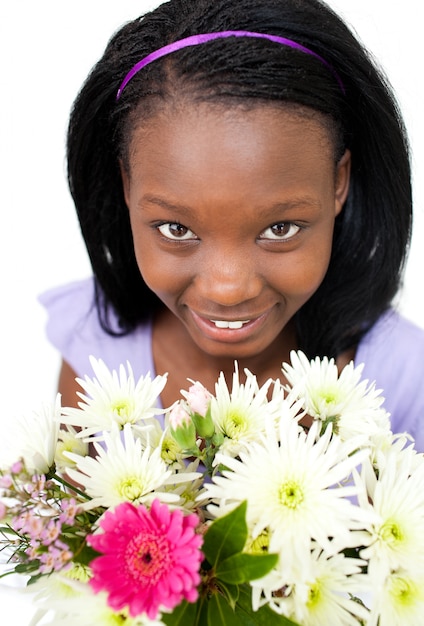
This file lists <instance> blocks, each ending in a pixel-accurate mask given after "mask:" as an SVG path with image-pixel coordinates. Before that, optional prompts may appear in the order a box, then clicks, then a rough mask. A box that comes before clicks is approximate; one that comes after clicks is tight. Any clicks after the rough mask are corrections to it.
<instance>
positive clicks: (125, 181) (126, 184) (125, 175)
mask: <svg viewBox="0 0 424 626" xmlns="http://www.w3.org/2000/svg"><path fill="white" fill-rule="evenodd" d="M119 169H120V171H121V179H122V190H123V192H124V198H125V204H126V205H127V207H129V198H130V174H129V172H128V171H127V170H126V168H125V166H124V164H123V163H122V160H121V159H119Z"/></svg>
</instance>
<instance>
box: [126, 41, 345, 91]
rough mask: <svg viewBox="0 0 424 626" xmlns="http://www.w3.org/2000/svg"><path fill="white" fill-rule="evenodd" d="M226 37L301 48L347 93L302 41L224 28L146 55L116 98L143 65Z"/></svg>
mask: <svg viewBox="0 0 424 626" xmlns="http://www.w3.org/2000/svg"><path fill="white" fill-rule="evenodd" d="M226 37H256V38H257V39H268V40H269V41H275V42H276V43H279V44H281V45H283V46H288V47H289V48H294V49H295V50H300V52H304V53H305V54H309V55H311V56H313V57H315V58H316V59H318V61H320V62H321V63H322V64H323V65H325V67H326V68H328V70H329V71H330V72H331V73H332V74H333V76H334V78H335V79H336V80H337V82H338V84H339V87H340V89H341V90H342V92H343V94H344V93H345V88H344V85H343V82H342V80H341V78H340V76H339V75H338V74H337V72H336V71H335V69H334V68H333V66H332V65H330V63H328V61H326V60H325V59H323V58H322V57H321V56H320V55H319V54H317V53H316V52H314V51H313V50H310V49H309V48H305V46H302V45H301V44H300V43H297V42H296V41H293V40H292V39H286V37H278V36H277V35H267V34H265V33H254V32H251V31H249V30H224V31H222V32H220V33H203V34H201V35H192V36H191V37H185V38H184V39H179V40H178V41H174V42H173V43H170V44H168V45H167V46H163V48H159V49H158V50H155V51H154V52H151V53H150V54H148V55H147V56H146V57H144V58H143V59H141V61H139V62H138V63H136V64H135V65H134V67H133V68H131V69H130V71H129V72H128V74H127V75H126V76H125V78H124V80H123V81H122V83H121V85H120V87H119V89H118V93H117V94H116V99H117V100H119V98H120V97H121V95H122V92H123V91H124V89H125V87H126V86H127V84H128V83H129V82H130V80H131V79H132V78H133V76H135V74H137V72H139V71H140V70H141V69H143V67H146V65H149V63H152V61H156V59H160V58H161V57H164V56H166V55H167V54H170V53H171V52H175V51H176V50H181V49H182V48H187V47H188V46H197V45H198V44H201V43H206V42H207V41H213V40H214V39H224V38H226Z"/></svg>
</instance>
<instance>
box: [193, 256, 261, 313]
mask: <svg viewBox="0 0 424 626" xmlns="http://www.w3.org/2000/svg"><path fill="white" fill-rule="evenodd" d="M198 269H199V271H198V274H197V284H196V286H197V290H198V294H199V295H200V297H202V298H203V299H205V300H208V301H210V302H214V303H215V304H218V305H221V306H225V307H234V306H237V305H240V304H242V303H243V302H246V301H248V300H252V299H254V298H256V297H257V296H258V295H259V294H260V292H261V290H262V278H261V276H260V274H259V273H258V267H257V264H256V263H255V259H254V258H253V256H252V255H250V254H248V253H247V252H246V251H237V250H232V251H231V252H229V251H228V250H227V251H223V250H221V251H220V250H216V251H215V253H214V254H209V255H208V256H207V258H204V260H203V262H202V263H201V265H200V266H199V268H198Z"/></svg>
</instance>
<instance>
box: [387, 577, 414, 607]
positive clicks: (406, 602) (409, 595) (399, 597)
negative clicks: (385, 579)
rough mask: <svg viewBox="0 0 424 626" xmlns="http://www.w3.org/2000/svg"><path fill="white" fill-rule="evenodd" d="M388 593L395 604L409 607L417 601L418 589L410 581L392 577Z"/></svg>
mask: <svg viewBox="0 0 424 626" xmlns="http://www.w3.org/2000/svg"><path fill="white" fill-rule="evenodd" d="M389 593H390V595H391V596H392V598H393V600H394V601H395V603H396V604H400V605H402V606H411V605H413V604H414V603H415V602H416V601H417V600H418V599H419V597H418V596H419V589H418V588H417V585H416V584H415V583H414V582H413V581H412V580H410V579H407V578H403V577H402V576H396V575H392V576H391V579H390V584H389Z"/></svg>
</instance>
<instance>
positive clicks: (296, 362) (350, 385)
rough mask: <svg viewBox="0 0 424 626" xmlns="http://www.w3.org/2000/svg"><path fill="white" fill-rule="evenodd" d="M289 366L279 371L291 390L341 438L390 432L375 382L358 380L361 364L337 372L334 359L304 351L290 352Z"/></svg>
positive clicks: (313, 414) (376, 436)
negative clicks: (309, 357) (331, 424)
mask: <svg viewBox="0 0 424 626" xmlns="http://www.w3.org/2000/svg"><path fill="white" fill-rule="evenodd" d="M290 358H291V365H289V364H287V363H283V366H282V371H283V374H284V376H285V377H286V379H287V380H288V382H289V384H290V386H291V387H292V389H293V391H294V392H295V393H296V394H297V395H298V397H299V398H300V399H303V401H304V408H305V411H306V413H307V414H308V415H310V416H311V417H313V418H314V419H317V420H319V421H321V423H323V424H324V427H325V426H326V424H327V423H329V422H332V423H333V430H334V432H335V433H337V434H338V435H339V436H340V437H341V438H342V439H343V440H347V439H349V438H351V437H355V436H357V435H362V436H364V437H365V438H367V439H369V440H371V441H372V440H373V438H377V439H378V438H380V437H381V436H382V434H385V435H388V434H390V419H389V414H388V413H387V412H386V411H385V410H384V409H383V408H382V404H383V402H384V398H383V397H382V396H381V395H380V391H379V390H376V389H375V385H374V384H368V380H361V374H362V370H363V367H364V366H363V364H361V365H358V366H357V367H354V364H353V362H351V363H349V364H348V365H346V366H345V367H344V368H343V370H342V371H341V373H340V375H339V372H338V368H337V365H336V363H335V361H334V359H328V358H327V357H324V358H323V359H319V358H318V357H317V358H315V359H314V360H312V361H309V360H308V358H307V357H306V356H305V354H303V352H300V351H298V352H295V351H292V352H291V354H290Z"/></svg>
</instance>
